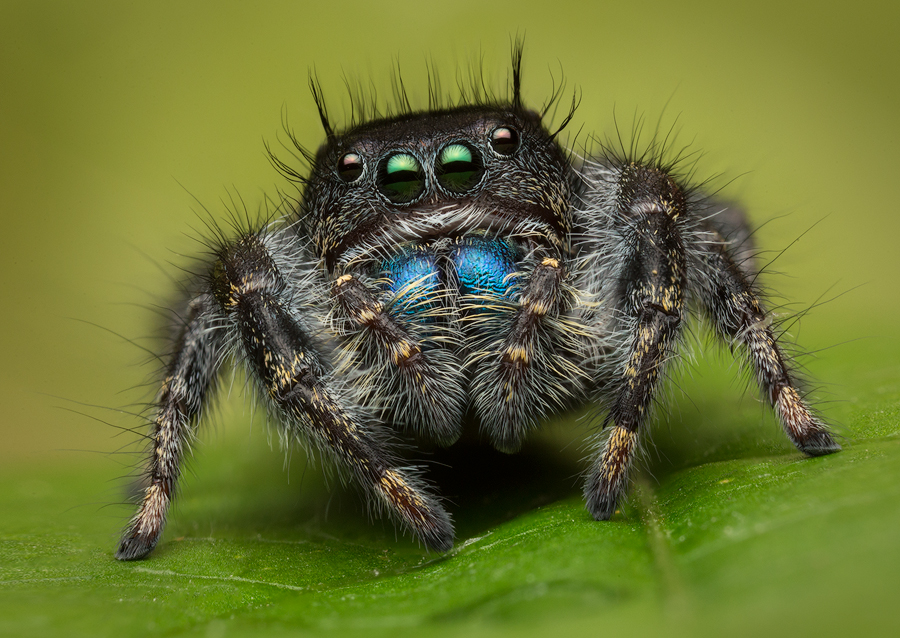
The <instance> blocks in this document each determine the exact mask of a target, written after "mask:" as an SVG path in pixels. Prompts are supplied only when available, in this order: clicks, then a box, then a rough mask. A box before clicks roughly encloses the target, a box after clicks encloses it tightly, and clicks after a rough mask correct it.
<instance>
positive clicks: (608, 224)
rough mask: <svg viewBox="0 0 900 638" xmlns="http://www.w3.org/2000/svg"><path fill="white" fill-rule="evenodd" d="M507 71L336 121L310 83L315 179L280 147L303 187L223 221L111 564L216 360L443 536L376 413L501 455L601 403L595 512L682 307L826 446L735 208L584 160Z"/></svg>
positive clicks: (630, 163)
mask: <svg viewBox="0 0 900 638" xmlns="http://www.w3.org/2000/svg"><path fill="white" fill-rule="evenodd" d="M520 71H521V55H520V54H519V53H517V54H516V55H515V56H514V61H513V72H512V92H511V93H512V97H511V99H508V100H505V101H502V100H497V99H492V98H486V97H481V98H479V99H474V100H470V101H469V103H466V104H463V105H460V106H456V107H453V108H441V107H439V106H435V107H432V108H430V109H429V110H427V111H425V112H414V111H412V110H411V109H408V108H406V109H402V111H403V112H401V113H400V114H398V115H394V116H391V117H374V118H372V119H371V120H370V121H365V122H362V123H356V124H354V125H352V126H351V127H350V128H348V129H347V130H345V131H340V132H338V131H335V130H334V129H333V128H332V125H331V123H330V121H329V119H328V116H327V112H326V110H325V107H324V104H323V102H322V99H321V95H320V92H319V90H318V87H317V85H316V84H315V83H312V86H313V93H314V97H315V99H316V103H317V106H318V110H319V114H320V117H321V120H322V124H323V126H324V129H325V133H326V141H325V143H324V144H323V145H322V147H321V148H320V149H319V150H318V152H317V153H316V154H315V155H314V156H309V160H310V163H311V166H312V169H311V172H310V173H309V175H308V177H302V176H301V175H299V174H298V173H296V172H294V171H292V170H291V169H289V168H288V167H287V166H286V165H284V164H282V163H280V162H278V161H277V160H275V163H276V165H277V166H278V167H279V168H281V169H282V170H283V171H284V172H285V173H286V174H287V175H288V177H293V178H295V179H296V180H298V181H300V182H302V195H301V197H300V198H299V201H298V202H296V205H295V206H293V208H294V210H293V212H292V214H291V215H289V216H288V217H286V218H284V219H281V220H278V221H274V222H271V221H270V222H267V223H260V224H259V225H258V226H257V227H256V228H252V229H246V230H244V231H242V232H240V233H238V234H239V236H237V237H232V238H225V237H222V238H221V240H220V241H218V243H217V244H216V245H215V250H214V251H213V252H214V255H213V257H212V258H211V259H210V263H209V264H208V266H207V272H208V274H207V275H206V276H205V277H203V278H200V279H199V280H198V281H197V282H196V284H195V285H194V287H193V293H192V295H191V296H190V298H189V299H188V300H187V302H186V306H185V308H186V311H185V312H184V313H183V325H182V327H181V329H180V334H179V336H178V337H177V339H176V341H175V348H174V351H173V353H172V354H171V356H170V358H169V361H168V368H167V370H166V373H165V380H164V381H163V382H162V388H161V389H160V391H159V394H158V396H157V399H156V402H155V417H154V427H153V432H152V436H151V439H150V440H151V449H150V451H149V458H148V461H147V469H146V473H147V483H146V485H145V487H144V490H143V495H142V498H141V502H140V506H139V509H138V512H137V514H136V515H135V517H134V518H133V519H132V521H131V522H130V524H129V526H128V527H127V529H126V530H125V532H124V534H123V537H122V540H121V543H120V545H119V548H118V551H117V553H116V557H117V558H119V559H122V560H132V559H139V558H143V557H145V556H147V555H148V554H149V553H150V552H151V551H152V550H153V548H154V546H155V545H156V543H157V542H158V540H159V538H160V535H161V533H162V530H163V526H164V524H165V520H166V513H167V511H168V509H169V505H170V502H171V499H172V497H173V495H174V492H175V485H176V481H177V480H178V477H179V474H180V471H181V465H182V462H183V458H184V454H185V448H186V447H187V445H188V443H189V441H190V438H191V434H192V432H193V430H194V428H195V426H196V421H197V419H198V415H199V414H200V412H201V411H202V408H203V407H204V406H205V405H206V404H207V403H208V402H209V401H210V395H211V394H212V390H213V389H214V387H215V385H216V381H215V380H216V376H217V373H218V372H219V369H220V367H221V366H222V364H223V361H225V360H226V359H228V358H229V357H233V358H234V359H235V360H237V361H239V362H241V363H242V364H243V365H244V366H245V367H246V368H247V369H248V370H249V373H250V375H251V376H252V378H253V379H254V381H255V384H256V385H257V386H258V387H259V389H260V394H261V395H262V396H263V397H264V401H265V402H266V404H267V407H268V409H269V411H270V412H271V413H272V414H275V415H277V417H278V418H277V420H278V421H279V422H280V424H281V427H282V428H283V429H284V431H285V435H286V436H287V437H300V438H302V439H303V440H305V441H306V442H308V443H309V444H311V445H313V446H314V447H315V448H317V449H318V450H320V451H321V452H322V453H323V455H324V456H326V457H330V458H331V459H332V460H333V461H334V462H335V464H336V465H337V466H338V467H339V468H341V469H342V470H343V471H344V472H345V473H346V474H349V475H351V476H352V477H353V478H354V479H355V480H356V481H357V482H358V483H359V484H360V485H361V486H362V487H363V488H365V489H366V490H367V491H368V493H369V495H370V496H371V498H372V500H373V501H374V502H375V503H377V504H379V505H380V506H382V507H383V509H385V510H387V511H388V512H389V513H390V515H391V516H392V517H393V519H394V520H395V521H396V522H397V523H399V524H400V525H401V526H402V527H403V528H405V529H407V530H409V531H410V532H412V534H413V536H415V538H417V539H418V540H419V541H420V542H422V543H423V544H424V545H425V546H426V547H428V548H429V549H432V550H437V551H446V550H449V549H450V548H451V547H452V545H453V536H454V532H453V525H452V523H451V520H450V517H449V516H448V514H447V512H446V511H445V510H444V508H443V507H442V505H441V503H440V499H439V498H438V497H437V496H435V495H434V493H433V491H432V488H431V487H430V486H429V485H428V484H427V483H426V482H425V481H423V480H422V479H421V478H420V477H419V475H418V473H417V472H416V471H415V470H410V469H408V468H401V467H400V466H399V461H398V457H397V456H396V455H395V453H394V451H393V450H392V445H391V444H390V443H389V439H390V438H391V437H389V436H387V433H386V429H387V428H396V429H398V430H400V431H404V432H411V433H414V434H415V435H417V436H419V437H422V438H425V439H430V440H432V441H435V442H437V443H438V444H440V445H451V444H452V443H453V442H454V441H455V440H456V439H457V438H458V437H459V436H460V432H461V429H462V424H463V422H464V420H466V419H468V418H470V417H471V418H474V419H475V420H477V421H478V422H480V424H481V431H482V432H483V434H484V435H485V436H487V437H488V438H489V439H490V441H491V442H492V443H493V445H494V447H496V448H497V449H499V450H502V451H504V452H515V451H516V450H518V449H519V447H520V446H521V444H522V441H523V439H524V438H525V437H526V435H527V434H528V433H529V432H530V431H531V430H533V429H534V428H536V427H538V425H539V424H540V423H541V422H542V421H543V420H545V418H546V417H547V416H549V415H552V414H554V413H557V412H559V411H561V410H564V409H568V408H571V407H573V406H578V405H583V404H593V405H595V406H597V410H598V411H599V410H603V411H604V412H605V413H606V419H605V422H604V425H605V428H604V429H605V431H606V436H604V437H602V438H599V437H598V444H597V451H596V454H595V456H594V457H593V459H592V461H591V465H590V468H589V470H588V475H587V480H586V482H585V485H584V497H585V500H586V502H587V508H588V510H589V511H590V512H591V514H592V515H593V516H594V518H596V519H598V520H605V519H608V518H610V516H611V515H612V514H613V512H614V511H615V508H616V503H617V501H619V499H620V498H621V497H622V495H623V493H624V491H625V489H626V486H627V476H628V470H629V467H630V466H631V464H632V461H633V458H634V456H635V452H636V447H637V442H638V436H639V433H640V430H641V427H642V426H644V424H645V422H646V421H647V418H648V413H649V411H650V410H649V409H650V407H651V401H652V400H653V397H654V395H655V394H656V393H657V392H658V386H659V380H660V375H661V373H662V371H663V368H664V366H665V364H666V362H667V361H668V360H669V359H671V358H672V357H673V355H674V352H675V349H676V346H677V344H678V341H679V337H680V335H681V333H682V325H683V323H684V320H685V319H686V318H687V316H688V308H694V309H695V310H696V311H697V312H699V313H702V314H704V315H705V316H706V317H707V318H708V319H709V321H710V323H711V324H712V326H713V327H714V329H715V331H716V332H717V333H718V335H719V337H720V338H721V339H722V340H724V341H725V342H727V343H728V344H730V345H731V344H734V345H739V346H740V349H741V352H742V355H743V356H744V357H745V358H746V360H747V362H748V363H749V366H750V367H751V368H752V370H753V371H754V372H755V376H756V379H757V381H758V383H759V386H760V388H761V390H762V393H763V395H764V396H765V398H766V399H767V400H768V402H769V404H770V405H771V406H772V407H773V408H774V410H775V412H776V414H777V416H778V419H779V420H780V422H781V424H782V426H783V427H784V431H785V433H786V434H787V435H788V437H789V438H790V439H791V441H792V442H793V443H794V445H795V446H796V447H797V448H798V449H799V450H801V451H802V452H804V453H806V454H808V455H810V456H817V455H821V454H829V453H832V452H836V451H838V450H840V447H839V445H838V444H837V443H836V442H835V440H834V439H833V438H832V435H831V434H830V433H829V430H828V427H827V426H826V425H825V424H824V423H823V422H822V421H821V420H820V419H819V418H818V417H817V416H816V415H815V413H814V412H813V411H812V410H811V409H810V407H809V406H808V405H807V403H806V402H805V401H804V399H803V398H802V394H801V391H800V389H799V388H798V384H797V382H796V379H795V374H794V373H793V372H792V366H791V361H790V359H789V358H788V356H787V355H786V354H785V352H784V351H783V349H782V348H781V347H780V345H779V335H777V334H776V332H775V331H773V329H772V328H771V327H770V322H769V316H768V315H767V312H766V310H765V308H764V307H763V305H762V304H761V302H760V294H759V291H758V289H757V286H756V283H755V282H756V275H757V269H756V267H755V266H754V260H753V249H752V248H751V246H750V244H749V237H750V233H749V232H748V226H747V223H746V220H745V219H744V216H743V214H742V213H741V212H740V211H739V210H737V209H735V208H733V207H729V206H725V205H723V204H721V203H717V202H716V201H714V200H712V199H711V198H709V197H707V196H705V195H704V194H703V193H701V192H699V191H698V190H697V189H696V188H692V187H691V186H690V185H688V184H687V183H686V180H685V179H683V178H682V177H680V176H679V175H678V174H677V172H676V171H675V170H674V167H673V166H672V165H671V164H666V163H665V162H664V161H663V160H662V159H661V153H647V154H644V155H643V156H632V157H627V156H623V155H621V154H619V155H616V154H614V153H609V152H604V153H602V154H601V155H599V156H594V157H588V158H586V159H579V160H578V161H575V160H574V159H573V157H571V156H570V155H569V154H568V153H567V152H566V150H565V149H563V148H562V146H561V145H560V144H559V142H558V141H557V140H556V136H557V134H558V133H559V130H557V131H556V132H555V133H551V132H549V131H548V129H547V128H545V127H544V125H543V123H542V116H543V114H539V113H537V112H535V111H533V110H530V109H528V108H526V107H525V106H524V105H523V104H522V101H521V96H520ZM482 95H483V94H482ZM407 104H408V102H407ZM569 117H571V114H570V116H569ZM568 119H569V118H567V120H568ZM626 155H627V154H626Z"/></svg>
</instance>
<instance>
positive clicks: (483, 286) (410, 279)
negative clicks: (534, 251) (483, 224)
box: [381, 235, 518, 313]
mask: <svg viewBox="0 0 900 638" xmlns="http://www.w3.org/2000/svg"><path fill="white" fill-rule="evenodd" d="M442 257H443V258H442ZM442 263H444V264H446V266H444V267H442V266H441V264H442ZM450 267H452V269H453V272H452V273H448V272H447V269H448V268H450ZM381 271H382V273H383V277H384V280H385V284H384V290H385V291H386V292H388V293H390V294H391V296H392V297H394V299H395V303H396V304H397V305H399V306H401V307H403V308H404V312H405V313H413V312H416V313H421V312H422V311H423V310H427V309H433V308H435V307H436V306H437V305H438V304H439V303H440V299H439V297H440V294H441V293H440V288H443V287H446V286H458V289H459V293H460V294H462V295H488V296H495V297H503V298H507V297H508V296H509V293H510V287H511V286H512V285H513V283H514V280H515V273H516V272H517V271H518V267H517V265H516V250H515V249H514V248H513V247H512V246H511V245H510V244H509V242H507V241H506V240H503V239H498V238H490V239H488V238H486V237H482V236H479V235H469V236H465V237H461V238H458V239H456V240H454V241H453V243H452V244H450V245H449V246H447V245H446V244H441V245H426V246H423V245H415V244H410V245H407V246H404V247H402V248H401V249H400V251H399V252H398V253H397V254H395V255H394V256H392V257H391V258H390V259H387V260H385V261H384V262H383V263H382V266H381ZM454 275H455V276H454Z"/></svg>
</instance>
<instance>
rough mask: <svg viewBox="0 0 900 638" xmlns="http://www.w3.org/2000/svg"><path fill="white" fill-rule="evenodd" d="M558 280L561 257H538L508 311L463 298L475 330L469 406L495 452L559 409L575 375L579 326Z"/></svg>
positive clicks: (562, 272) (517, 442)
mask: <svg viewBox="0 0 900 638" xmlns="http://www.w3.org/2000/svg"><path fill="white" fill-rule="evenodd" d="M566 278H567V273H566V265H565V263H564V262H562V261H561V259H558V258H556V257H549V256H548V257H543V258H542V259H541V260H540V261H539V262H538V263H537V264H536V265H535V266H534V269H533V270H532V271H531V274H530V276H529V277H528V279H527V281H526V282H525V283H524V286H523V287H522V292H521V296H520V297H519V301H518V304H516V305H514V306H513V307H512V308H511V309H510V308H508V307H507V308H506V309H503V308H499V307H498V305H497V304H498V301H499V300H496V299H493V300H491V299H490V298H486V297H484V296H479V295H470V296H468V300H466V298H465V297H464V299H463V302H462V305H463V309H464V311H467V312H468V317H467V318H466V321H465V324H466V327H467V330H468V331H469V332H473V333H480V335H481V336H476V337H475V338H474V339H473V342H474V343H475V344H476V347H475V349H474V352H473V354H472V356H471V357H470V362H471V364H472V365H473V367H474V375H473V380H472V396H473V399H474V404H475V408H476V411H477V413H478V415H479V417H480V419H481V422H482V428H483V429H484V430H485V431H486V432H487V433H488V434H489V436H490V437H491V441H492V443H493V445H494V447H496V448H497V449H498V450H501V451H503V452H508V453H512V452H516V451H518V450H519V448H520V447H521V446H522V442H523V440H524V438H525V435H526V434H527V432H528V431H529V430H530V429H533V428H535V427H536V426H537V425H538V423H540V421H541V419H542V418H544V417H546V416H548V415H549V414H551V413H553V412H556V411H559V410H560V409H563V408H565V407H567V406H568V405H569V404H570V403H571V402H572V399H573V396H574V394H575V393H576V392H577V387H578V383H579V382H580V381H581V379H582V376H583V373H582V371H581V370H580V369H579V368H578V367H577V366H576V365H575V364H574V362H575V361H577V360H578V356H577V355H576V354H575V351H576V350H578V345H577V342H576V338H577V335H578V334H579V333H580V329H579V327H578V325H577V324H576V322H575V321H574V320H568V317H567V312H568V310H569V308H570V307H571V305H572V303H573V302H572V300H571V299H570V298H569V297H570V295H569V290H568V289H567V283H566ZM492 305H493V306H494V307H493V308H491V306H492ZM507 305H508V304H507ZM467 306H470V307H468V308H467ZM485 306H487V307H485ZM510 310H511V312H510ZM485 311H486V312H485Z"/></svg>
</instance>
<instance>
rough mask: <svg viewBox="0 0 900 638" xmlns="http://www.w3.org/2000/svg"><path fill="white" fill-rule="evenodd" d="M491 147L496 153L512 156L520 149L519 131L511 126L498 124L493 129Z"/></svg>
mask: <svg viewBox="0 0 900 638" xmlns="http://www.w3.org/2000/svg"><path fill="white" fill-rule="evenodd" d="M491 147H492V148H493V149H494V151H495V152H496V153H499V154H500V155H505V156H506V157H510V156H511V155H513V154H514V153H515V152H516V151H517V150H519V132H518V131H517V130H516V129H514V128H511V127H509V126H498V127H497V128H495V129H494V130H493V131H491Z"/></svg>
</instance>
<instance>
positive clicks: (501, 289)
mask: <svg viewBox="0 0 900 638" xmlns="http://www.w3.org/2000/svg"><path fill="white" fill-rule="evenodd" d="M450 259H451V261H452V262H453V265H454V266H455V267H456V275H457V277H458V279H459V291H460V293H462V294H464V295H495V296H497V297H507V296H508V293H509V289H510V286H511V285H512V284H513V283H514V281H513V280H514V278H515V277H514V276H511V275H513V274H514V273H515V272H516V271H518V270H519V268H518V266H516V251H515V250H513V248H512V246H510V245H509V243H507V242H506V241H504V240H502V239H496V238H494V239H487V238H484V237H479V236H477V235H474V236H468V237H464V238H462V239H460V240H459V241H458V242H457V243H456V245H455V246H454V247H453V250H452V252H451V254H450Z"/></svg>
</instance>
